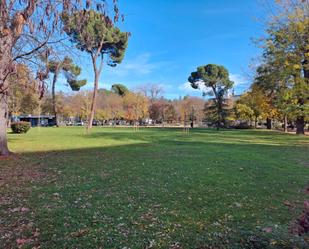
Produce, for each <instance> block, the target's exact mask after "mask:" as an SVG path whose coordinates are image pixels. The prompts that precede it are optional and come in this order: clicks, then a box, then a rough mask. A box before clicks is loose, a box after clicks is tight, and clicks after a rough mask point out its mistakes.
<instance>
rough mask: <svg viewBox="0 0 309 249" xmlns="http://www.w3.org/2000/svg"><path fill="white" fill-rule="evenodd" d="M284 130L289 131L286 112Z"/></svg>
mask: <svg viewBox="0 0 309 249" xmlns="http://www.w3.org/2000/svg"><path fill="white" fill-rule="evenodd" d="M284 132H288V116H287V115H286V114H284Z"/></svg>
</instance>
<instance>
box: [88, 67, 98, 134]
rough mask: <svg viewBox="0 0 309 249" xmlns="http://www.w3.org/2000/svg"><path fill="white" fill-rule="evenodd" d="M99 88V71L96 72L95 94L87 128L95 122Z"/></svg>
mask: <svg viewBox="0 0 309 249" xmlns="http://www.w3.org/2000/svg"><path fill="white" fill-rule="evenodd" d="M98 88H99V75H98V72H95V76H94V87H93V94H92V101H91V109H90V115H89V119H88V125H87V130H89V129H91V128H92V123H93V119H94V112H95V107H96V101H97V93H98Z"/></svg>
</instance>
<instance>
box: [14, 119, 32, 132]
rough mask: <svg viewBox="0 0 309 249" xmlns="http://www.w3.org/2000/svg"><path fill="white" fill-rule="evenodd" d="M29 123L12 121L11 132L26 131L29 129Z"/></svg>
mask: <svg viewBox="0 0 309 249" xmlns="http://www.w3.org/2000/svg"><path fill="white" fill-rule="evenodd" d="M30 127H31V125H30V123H29V122H23V121H20V122H14V123H12V124H11V128H12V131H13V133H18V134H19V133H26V132H27V131H29V129H30Z"/></svg>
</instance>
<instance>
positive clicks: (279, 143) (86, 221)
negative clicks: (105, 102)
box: [0, 127, 309, 248]
mask: <svg viewBox="0 0 309 249" xmlns="http://www.w3.org/2000/svg"><path fill="white" fill-rule="evenodd" d="M9 140H10V143H9V144H10V148H11V150H13V151H14V152H15V153H16V154H17V155H18V158H15V159H14V160H9V161H1V162H0V166H1V167H2V168H5V167H7V166H8V165H10V167H12V168H14V167H22V168H28V169H29V168H30V169H31V168H33V169H36V170H39V171H40V172H43V173H44V174H45V176H44V180H43V181H33V182H32V183H27V189H28V190H29V192H30V193H29V194H28V197H27V198H26V200H25V202H24V203H23V205H27V207H29V208H30V210H32V211H33V213H32V216H31V220H32V222H34V226H35V227H37V228H39V229H40V236H39V241H40V245H41V248H100V246H101V247H102V248H124V247H128V248H145V247H146V246H147V245H149V244H150V243H155V247H154V248H169V247H170V246H171V245H172V244H173V243H176V242H179V243H180V244H181V245H183V248H198V247H199V246H203V245H204V243H206V241H209V239H210V238H211V237H212V236H213V234H214V233H215V234H217V233H221V234H225V233H233V234H237V233H240V231H244V230H245V231H251V230H252V231H261V230H262V228H263V227H272V228H273V229H282V230H287V228H288V226H289V224H290V221H291V219H292V218H293V217H294V216H295V215H296V214H297V212H298V207H300V206H301V202H302V200H303V199H304V198H305V196H304V192H303V189H304V188H305V186H306V184H307V183H308V180H309V167H308V166H309V165H308V152H309V139H308V137H301V136H294V135H285V134H282V133H278V132H268V131H255V130H243V131H240V130H238V131H236V130H226V131H219V132H217V131H214V130H204V129H195V130H193V131H190V132H189V133H188V134H187V133H184V132H182V130H181V129H155V128H141V129H140V130H139V131H137V132H134V131H133V129H132V128H100V127H96V128H94V129H93V130H92V131H91V133H90V134H85V131H84V129H83V128H81V127H70V128H41V129H32V130H31V131H30V132H29V133H28V134H25V135H13V134H10V135H9ZM5 191H6V193H7V191H8V192H9V191H10V190H8V189H6V190H5ZM11 191H12V193H11V194H16V193H18V192H19V191H20V190H19V189H18V188H16V189H15V188H14V189H13V190H11ZM286 201H289V203H292V204H293V205H295V207H296V208H295V209H294V210H293V211H292V212H291V211H289V209H288V207H287V206H286V205H285V204H284V203H285V202H286ZM10 205H11V204H10ZM10 205H4V206H3V207H1V208H2V210H1V212H2V213H3V214H7V212H8V211H7V210H8V209H9V208H12V206H10ZM12 205H13V204H12ZM14 205H17V204H14ZM8 220H9V219H8ZM12 243H13V242H12Z"/></svg>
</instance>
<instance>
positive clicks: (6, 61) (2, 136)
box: [0, 35, 14, 156]
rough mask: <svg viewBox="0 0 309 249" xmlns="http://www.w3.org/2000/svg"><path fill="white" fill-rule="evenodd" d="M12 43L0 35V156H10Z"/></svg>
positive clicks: (10, 39)
mask: <svg viewBox="0 0 309 249" xmlns="http://www.w3.org/2000/svg"><path fill="white" fill-rule="evenodd" d="M12 43H13V38H12V36H10V35H7V36H2V35H0V155H1V156H7V155H9V154H10V151H9V149H8V144H7V116H8V87H9V85H8V76H9V75H10V73H12V72H13V71H14V68H13V67H12V66H11V64H12V59H11V58H12V57H11V56H12Z"/></svg>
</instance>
